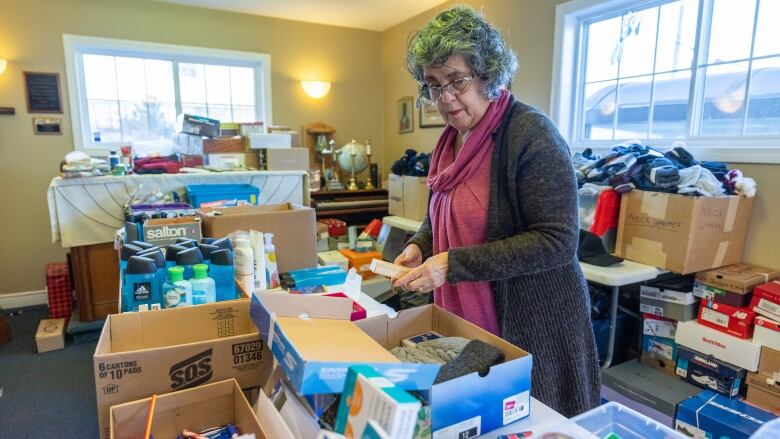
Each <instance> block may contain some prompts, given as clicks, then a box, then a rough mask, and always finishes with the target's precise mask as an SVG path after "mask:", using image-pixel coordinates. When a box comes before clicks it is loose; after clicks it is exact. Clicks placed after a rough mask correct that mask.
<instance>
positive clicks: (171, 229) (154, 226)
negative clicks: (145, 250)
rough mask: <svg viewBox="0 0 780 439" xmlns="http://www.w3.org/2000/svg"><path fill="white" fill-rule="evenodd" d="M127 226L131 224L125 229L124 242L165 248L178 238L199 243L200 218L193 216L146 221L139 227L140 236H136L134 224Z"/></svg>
mask: <svg viewBox="0 0 780 439" xmlns="http://www.w3.org/2000/svg"><path fill="white" fill-rule="evenodd" d="M127 224H128V225H130V224H132V225H133V227H129V226H128V227H125V233H126V235H125V242H130V241H145V242H148V243H150V244H154V245H156V246H160V247H165V246H167V245H170V244H173V243H175V242H176V240H177V239H178V238H190V239H194V240H196V241H200V239H201V237H202V236H201V221H200V218H198V217H194V216H180V217H176V218H152V219H148V220H146V221H145V222H144V223H143V225H142V226H141V236H138V228H137V227H136V224H134V223H127Z"/></svg>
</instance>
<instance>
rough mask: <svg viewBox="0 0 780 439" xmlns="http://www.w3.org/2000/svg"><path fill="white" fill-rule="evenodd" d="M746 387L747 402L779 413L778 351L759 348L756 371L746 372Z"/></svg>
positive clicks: (779, 357) (779, 360)
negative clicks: (759, 355)
mask: <svg viewBox="0 0 780 439" xmlns="http://www.w3.org/2000/svg"><path fill="white" fill-rule="evenodd" d="M747 388H748V390H747V397H746V398H745V399H746V400H747V401H748V402H749V403H751V404H754V405H757V406H759V407H761V408H763V409H765V410H768V411H770V412H772V413H775V414H780V351H778V350H775V349H770V348H768V347H766V346H765V347H763V348H761V361H759V363H758V372H756V373H753V372H750V373H748V379H747Z"/></svg>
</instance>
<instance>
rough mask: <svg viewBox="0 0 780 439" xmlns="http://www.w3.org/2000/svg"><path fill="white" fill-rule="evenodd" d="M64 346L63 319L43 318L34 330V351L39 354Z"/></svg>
mask: <svg viewBox="0 0 780 439" xmlns="http://www.w3.org/2000/svg"><path fill="white" fill-rule="evenodd" d="M64 347H65V319H43V320H41V321H40V322H38V330H37V331H35V351H36V352H38V353H39V354H42V353H44V352H49V351H56V350H57V349H62V348H64Z"/></svg>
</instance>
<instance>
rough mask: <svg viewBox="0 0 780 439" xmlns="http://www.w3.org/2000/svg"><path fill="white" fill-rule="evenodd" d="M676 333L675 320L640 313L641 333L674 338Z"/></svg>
mask: <svg viewBox="0 0 780 439" xmlns="http://www.w3.org/2000/svg"><path fill="white" fill-rule="evenodd" d="M676 333H677V320H672V319H667V318H664V317H659V316H656V315H653V314H642V334H644V335H653V336H656V337H664V338H671V339H674V335H675V334H676Z"/></svg>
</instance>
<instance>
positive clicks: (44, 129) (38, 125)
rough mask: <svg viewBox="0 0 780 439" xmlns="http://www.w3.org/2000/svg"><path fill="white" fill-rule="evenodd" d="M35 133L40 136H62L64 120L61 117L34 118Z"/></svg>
mask: <svg viewBox="0 0 780 439" xmlns="http://www.w3.org/2000/svg"><path fill="white" fill-rule="evenodd" d="M33 131H34V132H35V134H38V135H51V134H62V119H61V118H59V117H33Z"/></svg>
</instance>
